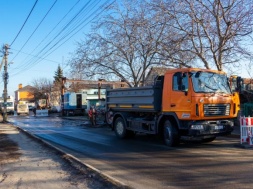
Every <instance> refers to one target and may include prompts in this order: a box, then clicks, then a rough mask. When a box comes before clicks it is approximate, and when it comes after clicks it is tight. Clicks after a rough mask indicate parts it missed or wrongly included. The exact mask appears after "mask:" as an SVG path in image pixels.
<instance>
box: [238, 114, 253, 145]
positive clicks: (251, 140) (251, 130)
mask: <svg viewBox="0 0 253 189" xmlns="http://www.w3.org/2000/svg"><path fill="white" fill-rule="evenodd" d="M240 128H241V144H242V143H248V144H249V145H253V117H240Z"/></svg>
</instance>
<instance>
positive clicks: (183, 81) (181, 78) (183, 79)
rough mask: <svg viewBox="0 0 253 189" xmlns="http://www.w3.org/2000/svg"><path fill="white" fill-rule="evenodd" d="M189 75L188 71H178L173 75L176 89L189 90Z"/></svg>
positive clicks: (174, 88)
mask: <svg viewBox="0 0 253 189" xmlns="http://www.w3.org/2000/svg"><path fill="white" fill-rule="evenodd" d="M188 85H189V84H188V76H187V74H186V73H181V72H177V73H175V74H174V76H173V90H174V91H188Z"/></svg>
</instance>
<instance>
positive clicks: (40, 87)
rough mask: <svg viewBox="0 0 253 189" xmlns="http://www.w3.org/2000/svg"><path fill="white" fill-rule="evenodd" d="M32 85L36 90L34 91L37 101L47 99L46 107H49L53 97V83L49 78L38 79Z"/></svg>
mask: <svg viewBox="0 0 253 189" xmlns="http://www.w3.org/2000/svg"><path fill="white" fill-rule="evenodd" d="M32 85H33V87H34V88H35V89H34V91H33V93H34V99H35V101H36V102H38V101H39V100H40V99H46V100H47V102H46V105H47V106H48V105H49V104H50V103H49V102H48V101H49V100H50V97H51V88H52V81H51V80H49V79H47V78H38V79H34V80H33V81H32Z"/></svg>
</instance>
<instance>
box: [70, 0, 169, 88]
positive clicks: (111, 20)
mask: <svg viewBox="0 0 253 189" xmlns="http://www.w3.org/2000/svg"><path fill="white" fill-rule="evenodd" d="M146 5H147V4H146V2H145V1H138V0H137V1H125V2H124V4H123V5H117V4H115V5H114V6H111V7H110V8H109V10H108V13H110V14H108V15H107V16H105V17H104V18H103V19H101V21H100V22H98V23H97V24H96V25H95V27H94V32H93V33H91V34H90V35H87V36H86V39H87V40H86V41H83V42H81V43H79V44H78V49H77V51H76V52H75V56H74V57H73V59H72V60H71V62H70V65H71V68H72V72H75V73H77V75H79V79H84V78H80V76H81V77H83V76H85V77H88V78H92V77H94V76H96V75H99V77H100V78H101V76H103V77H104V78H105V79H108V78H109V79H111V78H112V77H113V78H117V79H119V80H124V81H126V82H127V83H128V85H129V86H139V85H142V84H143V81H144V79H145V77H146V74H147V71H148V70H149V69H150V68H151V67H152V66H157V65H160V64H161V59H160V58H159V54H158V50H159V45H160V41H161V40H162V39H161V38H162V36H163V35H164V32H165V23H167V21H164V22H163V23H164V24H161V23H162V22H160V23H158V22H157V20H161V19H162V16H161V15H157V14H156V13H155V12H152V10H151V9H148V7H147V6H146ZM158 17H160V18H158ZM164 19H167V18H164Z"/></svg>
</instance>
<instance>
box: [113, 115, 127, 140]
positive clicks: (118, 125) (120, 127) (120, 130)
mask: <svg viewBox="0 0 253 189" xmlns="http://www.w3.org/2000/svg"><path fill="white" fill-rule="evenodd" d="M114 131H115V134H116V136H117V137H119V138H126V136H127V132H126V126H125V123H124V120H123V118H122V117H118V118H117V119H116V120H115V123H114Z"/></svg>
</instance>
